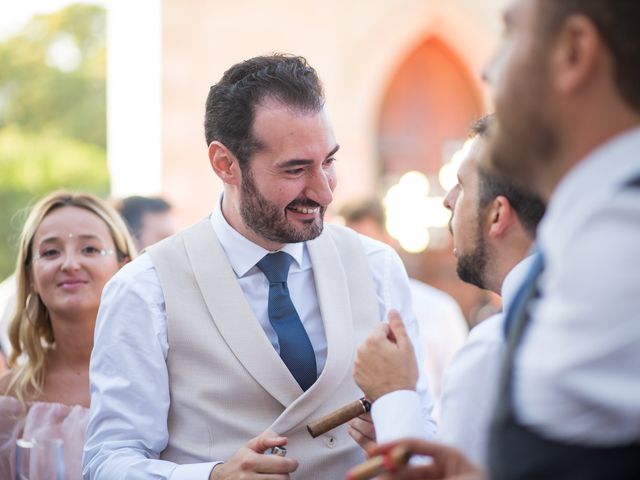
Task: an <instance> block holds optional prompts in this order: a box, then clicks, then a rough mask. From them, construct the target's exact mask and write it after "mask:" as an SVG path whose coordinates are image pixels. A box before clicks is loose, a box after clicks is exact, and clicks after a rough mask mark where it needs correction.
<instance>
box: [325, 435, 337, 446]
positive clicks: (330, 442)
mask: <svg viewBox="0 0 640 480" xmlns="http://www.w3.org/2000/svg"><path fill="white" fill-rule="evenodd" d="M324 444H325V445H326V447H327V448H333V447H335V446H336V437H334V436H333V435H327V436H326V437H324Z"/></svg>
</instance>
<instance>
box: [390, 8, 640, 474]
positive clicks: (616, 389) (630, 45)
mask: <svg viewBox="0 0 640 480" xmlns="http://www.w3.org/2000/svg"><path fill="white" fill-rule="evenodd" d="M511 3H512V5H511V7H510V8H509V9H508V10H507V13H506V14H505V25H506V33H505V39H504V42H503V47H502V48H501V49H500V50H499V52H498V54H497V55H496V56H495V58H494V60H493V62H492V63H491V65H490V67H489V68H488V70H487V73H486V77H487V79H488V80H489V82H490V83H491V85H492V86H493V87H494V89H495V92H494V96H495V105H496V115H497V128H496V129H495V131H494V133H493V143H492V146H491V148H490V155H489V158H491V159H492V164H493V165H494V166H495V167H496V168H497V169H499V170H500V171H501V172H503V173H504V174H506V175H508V176H509V177H511V178H513V179H515V180H517V181H519V182H520V183H523V184H527V185H529V186H530V187H531V188H534V189H535V190H536V191H538V192H539V193H540V194H541V195H543V196H544V197H545V199H547V200H548V206H547V211H546V214H545V218H544V219H543V221H542V223H541V224H540V228H539V229H538V247H539V249H540V251H541V254H542V258H543V259H544V262H537V263H536V265H535V268H534V269H532V271H531V272H530V275H529V278H528V280H527V282H526V283H525V285H524V288H523V289H522V290H521V294H520V295H519V296H518V297H519V299H518V301H514V305H513V308H512V309H511V310H510V311H509V312H508V313H507V318H506V322H507V324H508V325H510V328H509V338H508V346H507V357H506V360H505V363H504V369H503V376H502V378H503V381H502V382H501V383H502V384H501V388H500V392H499V397H498V398H499V402H498V405H497V408H496V415H495V418H494V422H493V427H492V429H491V436H490V455H489V457H490V458H489V475H488V476H489V478H491V479H492V480H493V479H496V480H503V479H504V480H506V479H509V480H518V479H545V480H553V479H558V480H560V479H562V480H567V479H569V480H571V479H575V480H578V479H579V480H590V479H594V480H595V479H602V478H615V479H618V480H619V479H629V480H631V479H637V478H640V383H639V381H638V375H639V374H638V372H640V348H639V346H640V328H639V327H640V268H638V266H639V265H640V88H638V86H639V85H640V29H639V28H638V25H640V2H638V1H637V0H562V1H561V0H515V1H513V2H511ZM406 446H408V447H409V448H410V449H411V450H413V451H415V452H419V453H424V454H428V455H431V456H432V457H433V458H434V463H433V464H431V465H429V466H426V467H419V468H415V469H408V470H406V471H404V472H403V473H401V474H398V475H394V476H391V477H385V480H386V479H387V478H392V479H393V480H401V479H408V478H413V479H419V478H451V479H452V478H456V479H463V478H464V479H472V478H473V479H475V478H482V477H483V474H482V472H480V471H478V469H476V468H475V467H474V466H473V465H471V464H470V463H469V462H468V461H467V460H466V459H465V458H464V457H463V456H461V455H460V453H459V452H456V451H455V450H452V449H450V448H447V447H443V446H441V445H434V444H429V443H427V442H419V441H409V442H406ZM392 447H393V445H385V446H383V447H381V449H380V451H387V450H388V449H389V448H392Z"/></svg>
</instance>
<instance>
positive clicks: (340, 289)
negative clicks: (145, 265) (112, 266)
mask: <svg viewBox="0 0 640 480" xmlns="http://www.w3.org/2000/svg"><path fill="white" fill-rule="evenodd" d="M307 248H308V251H309V255H310V258H311V263H312V266H313V276H314V281H315V287H316V293H317V297H318V301H319V305H320V311H321V315H322V320H323V324H324V329H325V334H326V338H327V361H326V365H325V367H324V369H323V371H322V373H321V374H320V376H319V378H318V380H317V381H316V383H315V384H313V385H312V386H311V387H310V388H309V389H308V390H307V391H306V392H303V391H302V389H301V388H300V386H299V385H298V383H297V382H296V380H295V379H294V377H293V376H292V375H291V373H290V372H289V370H288V369H287V367H286V366H285V364H284V363H283V362H282V360H281V359H280V357H279V356H278V353H277V352H276V351H275V349H274V348H273V346H272V345H271V343H270V342H269V340H268V339H267V337H266V335H265V333H264V331H263V329H262V327H261V326H260V324H259V322H258V321H257V319H256V318H255V315H254V314H253V311H252V310H251V307H250V306H249V304H248V303H247V301H246V299H245V297H244V294H243V292H242V290H241V288H240V286H239V284H238V281H237V278H236V276H235V273H234V272H233V270H232V268H231V265H230V264H229V261H228V260H227V257H226V255H225V253H224V251H223V249H222V247H221V245H220V243H219V241H218V239H217V237H216V235H215V233H214V231H213V228H212V226H211V223H210V221H209V220H208V219H207V220H203V221H202V222H200V223H198V224H196V225H194V226H193V227H191V228H189V229H187V230H185V231H184V232H182V233H180V234H178V235H176V236H174V237H171V238H169V239H166V240H164V241H162V242H160V243H159V244H157V245H155V246H153V247H151V248H149V249H148V252H149V255H150V257H151V260H152V262H153V264H154V266H155V268H156V271H157V273H158V277H159V279H160V284H161V287H162V290H163V293H164V299H165V305H166V312H167V328H168V332H167V336H168V342H169V351H168V356H167V367H168V373H169V378H168V381H169V390H170V400H171V403H170V405H169V412H168V425H167V426H168V431H169V441H168V445H167V447H166V449H165V450H164V451H163V452H162V454H161V458H162V459H166V460H170V461H173V462H176V463H180V464H184V463H195V462H206V461H212V460H226V459H228V458H229V457H231V456H232V455H233V454H234V453H235V452H236V451H237V450H238V449H239V448H240V447H241V446H242V445H244V444H245V443H246V442H247V441H248V440H249V439H251V438H253V437H255V436H256V435H258V434H260V433H262V432H263V431H265V430H272V431H274V432H276V433H278V434H280V435H284V436H287V437H288V438H289V444H288V445H287V449H288V456H290V457H292V458H295V459H297V460H298V461H299V463H300V466H299V468H298V470H297V471H296V472H295V473H293V474H292V475H291V478H292V479H309V480H312V479H327V480H329V479H331V480H335V479H339V478H344V474H345V472H346V471H347V470H348V469H349V468H350V467H352V466H353V465H356V464H357V463H359V462H361V461H362V460H363V459H364V454H363V452H362V450H361V449H360V447H358V446H357V445H356V444H355V442H354V441H353V440H352V439H351V438H350V437H349V436H348V434H347V427H346V426H342V427H338V428H336V429H334V430H332V431H330V432H328V433H327V434H326V435H323V436H320V437H318V438H316V439H313V438H311V436H310V435H309V433H308V432H307V431H306V424H307V423H309V422H310V421H313V420H316V419H318V418H320V417H322V416H323V415H325V414H327V413H329V412H331V411H333V410H335V409H336V408H338V407H340V406H342V405H344V404H346V403H349V402H351V401H353V400H356V399H357V398H359V397H361V396H362V392H361V391H360V389H359V388H358V387H357V385H356V384H355V382H354V381H353V379H352V369H353V361H354V355H355V350H356V348H357V346H358V345H359V344H360V343H362V341H364V339H365V338H366V337H367V336H368V334H369V333H370V332H371V330H372V329H373V328H374V327H375V326H376V325H377V324H378V323H379V322H380V320H381V319H380V311H379V307H378V301H377V297H376V292H375V287H374V284H373V278H372V275H371V271H370V269H369V265H368V261H367V258H366V256H365V255H364V252H363V249H362V245H361V242H360V239H359V238H358V236H357V234H355V233H354V232H353V231H351V230H348V229H346V228H343V227H337V226H333V225H325V228H324V231H323V233H322V234H321V235H320V236H319V237H318V238H316V239H314V240H312V241H309V242H307ZM141 408H144V406H141Z"/></svg>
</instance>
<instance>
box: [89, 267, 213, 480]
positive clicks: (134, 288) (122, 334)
mask: <svg viewBox="0 0 640 480" xmlns="http://www.w3.org/2000/svg"><path fill="white" fill-rule="evenodd" d="M166 328H167V326H166V313H165V307H164V298H163V295H162V290H161V289H160V285H159V280H158V277H157V275H156V272H155V269H154V268H153V266H152V264H151V261H150V259H149V257H148V255H143V256H141V257H139V258H138V259H137V260H135V261H134V262H132V263H130V264H128V265H126V266H125V267H124V268H123V269H122V270H121V271H120V272H119V273H118V274H117V275H116V276H115V277H114V278H113V279H112V280H111V281H110V282H109V283H108V284H107V285H106V286H105V289H104V291H103V295H102V301H101V305H100V310H99V313H98V319H97V323H96V331H95V338H94V349H93V352H92V354H91V364H90V391H91V417H90V420H89V425H88V427H87V434H86V442H85V447H84V458H83V464H84V471H83V476H84V478H85V480H89V479H104V480H112V479H116V478H117V479H119V480H133V479H135V480H147V479H154V480H157V479H171V480H182V479H185V480H186V479H202V480H207V479H208V478H209V474H210V472H211V470H212V468H213V467H214V466H215V465H216V462H209V463H199V464H191V465H177V464H175V463H172V462H167V461H163V460H158V458H159V456H160V453H161V452H162V451H163V450H164V449H165V448H166V446H167V442H168V438H169V434H168V430H167V421H166V419H167V414H168V411H169V380H168V372H167V366H166V357H167V351H168V342H167V330H166ZM149 399H153V401H149Z"/></svg>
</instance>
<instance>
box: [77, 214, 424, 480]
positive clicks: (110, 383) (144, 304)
mask: <svg viewBox="0 0 640 480" xmlns="http://www.w3.org/2000/svg"><path fill="white" fill-rule="evenodd" d="M211 222H212V228H213V229H214V231H215V233H216V235H217V236H218V239H219V240H220V243H221V244H222V247H223V248H224V250H225V252H226V254H227V256H228V258H229V262H230V264H231V266H232V268H233V270H234V272H235V274H236V276H237V277H238V283H239V284H240V287H241V289H242V291H243V292H244V294H245V297H246V299H247V301H248V303H249V305H250V306H251V308H252V310H253V312H254V313H255V315H256V318H257V320H258V322H260V325H261V326H262V327H263V329H264V331H265V334H266V335H267V337H268V338H269V340H270V341H271V343H272V344H273V346H274V348H276V349H278V345H277V335H276V334H275V331H274V330H273V328H272V327H271V325H270V323H269V319H268V314H267V304H268V290H269V286H268V282H267V280H266V278H265V276H264V274H262V272H261V271H260V270H259V269H258V268H257V267H256V266H255V264H256V263H257V262H258V260H260V259H261V258H262V257H263V256H264V255H266V254H267V253H268V252H267V250H265V249H263V248H262V247H260V246H258V245H256V244H254V243H252V242H250V241H249V240H247V239H246V238H245V237H243V236H242V235H240V234H239V233H238V232H236V231H235V230H234V229H233V228H232V227H231V226H230V225H229V224H228V223H227V222H226V220H225V219H224V216H223V215H222V212H221V210H220V206H219V203H218V205H216V208H215V210H214V212H213V214H212V216H211ZM361 240H362V244H363V248H364V252H365V255H366V257H367V259H368V261H369V267H370V269H371V272H372V275H373V280H374V285H375V290H376V296H377V299H378V306H379V310H380V319H381V320H382V319H386V314H387V312H388V311H389V310H390V309H396V310H398V311H399V312H400V313H401V315H402V317H403V319H404V320H405V323H406V326H407V330H408V332H409V334H410V336H411V338H412V339H413V340H414V347H415V348H416V351H417V352H418V355H419V357H420V358H421V357H422V352H421V350H420V345H419V340H418V338H419V333H418V326H417V322H416V319H415V316H414V315H413V313H412V309H411V296H410V293H409V285H408V278H407V274H406V272H405V269H404V266H403V265H402V262H401V260H400V258H399V257H398V255H397V254H396V253H395V252H394V251H393V250H392V249H391V248H390V247H388V246H386V245H384V244H383V243H381V242H377V241H375V240H372V239H370V238H368V237H364V236H361ZM282 250H284V251H286V252H287V253H289V254H291V256H292V257H293V258H294V261H293V262H292V265H291V269H290V273H289V280H288V286H289V291H290V294H291V299H292V301H293V303H294V305H295V306H296V310H297V311H298V314H299V316H300V318H301V320H302V323H303V324H304V326H305V329H306V330H307V333H308V334H309V339H310V340H311V343H312V345H313V347H314V351H315V354H316V363H317V366H318V371H321V370H322V368H323V367H324V365H325V361H326V356H327V342H326V338H325V333H324V326H323V323H322V318H321V316H320V307H319V304H318V299H317V296H316V291H315V283H314V280H313V271H312V265H311V261H310V258H309V254H308V252H307V248H306V246H305V244H304V243H297V244H289V245H286V246H285V247H284V248H283V249H282ZM168 349H169V344H168V341H167V318H166V311H165V305H164V296H163V293H162V289H161V287H160V282H159V280H158V276H157V274H156V271H155V268H154V267H153V264H152V263H151V260H150V258H149V256H148V255H147V254H143V255H141V256H140V257H138V258H137V259H136V260H134V261H133V262H131V263H129V264H128V265H126V266H125V267H123V268H122V269H121V270H120V272H118V273H117V274H116V275H115V276H114V278H113V279H112V280H111V281H110V282H109V283H108V284H107V285H106V286H105V289H104V292H103V295H102V302H101V306H100V311H99V313H98V319H97V324H96V332H95V344H94V350H93V353H92V355H91V366H90V385H91V419H90V421H89V425H88V428H87V436H86V443H85V449H84V459H83V462H84V472H83V473H84V478H85V479H104V480H113V479H118V480H129V479H136V480H138V479H139V480H142V479H145V480H147V479H149V480H150V479H171V480H182V479H202V480H206V479H208V478H209V474H210V472H211V469H212V468H213V466H214V465H215V464H216V463H217V462H220V461H225V460H226V459H211V461H210V462H204V463H197V464H192V465H177V464H175V463H172V462H168V461H164V460H159V459H158V458H159V456H160V453H161V452H162V451H163V450H164V449H165V448H166V446H167V442H168V438H169V432H168V431H167V421H166V420H167V413H168V411H169V402H170V396H169V393H170V385H169V380H168V373H167V365H166V359H167V351H168ZM351 368H352V365H345V369H351ZM426 385H427V384H426V378H425V376H424V373H423V372H421V374H420V377H419V380H418V398H419V400H418V402H419V403H420V409H421V411H422V412H424V415H423V418H422V419H421V421H420V422H419V424H420V426H421V432H422V434H423V435H433V434H434V432H435V423H434V421H433V420H432V418H431V417H430V412H431V409H432V402H431V398H430V396H429V393H428V391H427V386H426ZM376 428H377V429H378V427H376ZM380 430H382V432H383V434H384V427H383V426H381V427H380V429H378V431H380ZM247 440H249V439H247ZM356 448H359V447H356ZM302 461H304V460H303V459H302Z"/></svg>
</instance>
